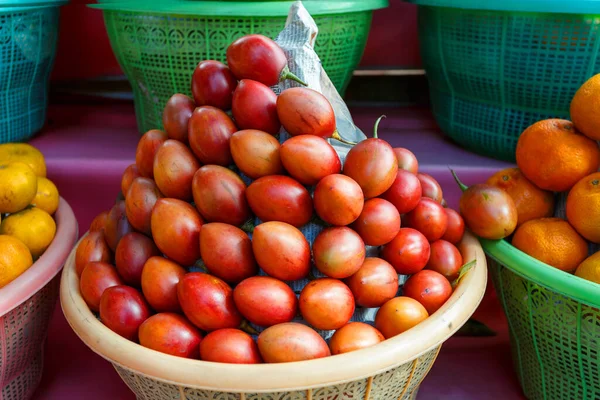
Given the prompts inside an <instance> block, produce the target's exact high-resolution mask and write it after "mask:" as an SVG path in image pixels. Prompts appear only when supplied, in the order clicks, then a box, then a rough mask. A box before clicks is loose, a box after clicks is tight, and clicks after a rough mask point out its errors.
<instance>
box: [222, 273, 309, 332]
mask: <svg viewBox="0 0 600 400" xmlns="http://www.w3.org/2000/svg"><path fill="white" fill-rule="evenodd" d="M233 300H234V301H235V305H236V307H237V309H238V310H239V312H240V313H241V314H242V315H243V316H244V318H246V319H247V320H248V321H250V322H252V323H253V324H256V325H258V326H262V327H269V326H272V325H277V324H281V323H284V322H290V321H291V320H292V319H294V317H295V316H296V314H297V313H298V299H297V298H296V295H295V294H294V291H293V290H292V289H291V288H290V287H289V286H288V285H286V284H285V283H283V282H282V281H280V280H278V279H275V278H271V277H270V276H253V277H251V278H248V279H246V280H244V281H242V282H241V283H240V284H238V285H237V286H236V287H235V289H234V290H233Z"/></svg>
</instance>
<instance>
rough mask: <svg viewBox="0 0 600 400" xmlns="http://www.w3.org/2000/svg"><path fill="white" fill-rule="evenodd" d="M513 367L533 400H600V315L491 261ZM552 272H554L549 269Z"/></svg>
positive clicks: (594, 308)
mask: <svg viewBox="0 0 600 400" xmlns="http://www.w3.org/2000/svg"><path fill="white" fill-rule="evenodd" d="M488 265H489V268H490V272H491V276H492V280H493V283H494V286H495V288H496V292H497V293H498V297H499V299H500V301H501V303H502V307H503V308H504V312H505V313H506V317H507V319H508V324H509V328H510V340H511V350H512V358H513V363H514V368H515V371H516V373H517V376H518V378H519V381H520V383H521V387H522V388H523V391H524V392H525V396H526V397H527V398H528V399H529V400H537V399H540V400H573V399H578V400H588V399H589V400H593V399H599V398H600V355H599V352H600V310H599V309H598V308H597V307H593V306H590V305H587V304H584V303H580V302H578V301H575V300H573V299H571V298H569V297H566V296H564V295H562V294H559V293H556V292H554V291H552V290H550V289H547V288H545V287H542V286H540V285H538V284H536V283H534V282H532V281H529V280H527V279H524V278H522V277H521V276H519V275H517V274H516V273H515V272H513V271H511V269H510V268H507V267H506V266H503V265H501V264H499V263H497V262H495V261H493V260H491V259H488ZM549 268H550V267H549Z"/></svg>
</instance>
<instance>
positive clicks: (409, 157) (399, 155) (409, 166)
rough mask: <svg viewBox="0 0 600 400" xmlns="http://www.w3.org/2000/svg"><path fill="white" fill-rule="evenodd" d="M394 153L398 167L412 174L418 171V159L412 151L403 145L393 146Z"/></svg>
mask: <svg viewBox="0 0 600 400" xmlns="http://www.w3.org/2000/svg"><path fill="white" fill-rule="evenodd" d="M392 150H394V154H395V155H396V159H397V160H398V169H403V170H406V171H409V172H412V173H413V174H415V175H416V174H417V173H418V172H419V161H418V160H417V157H416V156H415V155H414V153H413V152H412V151H410V150H408V149H405V148H404V147H394V148H393V149H392Z"/></svg>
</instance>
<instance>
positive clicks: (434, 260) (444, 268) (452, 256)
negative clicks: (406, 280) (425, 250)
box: [425, 239, 463, 281]
mask: <svg viewBox="0 0 600 400" xmlns="http://www.w3.org/2000/svg"><path fill="white" fill-rule="evenodd" d="M430 252H431V255H430V257H429V261H428V262H427V265H426V266H425V268H426V269H430V270H433V271H436V272H438V273H440V274H442V275H443V276H445V277H446V278H447V279H448V280H450V281H453V280H455V279H456V278H458V274H459V273H460V268H461V267H462V266H463V258H462V254H460V251H458V249H457V248H456V246H455V245H453V244H452V243H450V242H448V241H446V240H443V239H440V240H436V241H435V242H433V243H431V249H430Z"/></svg>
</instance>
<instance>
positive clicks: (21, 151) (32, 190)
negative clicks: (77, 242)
mask: <svg viewBox="0 0 600 400" xmlns="http://www.w3.org/2000/svg"><path fill="white" fill-rule="evenodd" d="M58 202H59V195H58V189H57V188H56V185H54V183H52V181H50V180H49V179H48V178H46V161H45V159H44V155H43V154H42V153H41V152H40V151H39V150H38V149H36V148H35V147H33V146H31V145H29V144H26V143H6V144H0V288H1V287H4V286H6V285H7V284H8V283H10V282H12V281H13V280H14V279H15V278H17V277H18V276H19V275H21V274H22V273H23V272H25V270H27V269H28V268H29V267H30V266H31V265H32V264H33V262H34V261H35V260H36V259H37V258H38V257H40V256H41V255H42V254H43V253H44V251H46V249H47V248H48V246H50V243H52V240H53V239H54V236H55V234H56V223H55V221H54V218H53V217H52V215H53V214H54V213H55V212H56V209H57V208H58Z"/></svg>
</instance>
